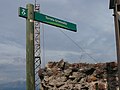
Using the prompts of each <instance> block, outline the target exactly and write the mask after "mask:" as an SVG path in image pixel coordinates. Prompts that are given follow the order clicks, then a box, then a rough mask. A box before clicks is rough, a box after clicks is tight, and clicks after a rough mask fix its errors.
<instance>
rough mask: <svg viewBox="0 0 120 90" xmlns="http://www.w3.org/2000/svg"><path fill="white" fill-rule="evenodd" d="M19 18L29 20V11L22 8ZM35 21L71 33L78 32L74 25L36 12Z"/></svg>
mask: <svg viewBox="0 0 120 90" xmlns="http://www.w3.org/2000/svg"><path fill="white" fill-rule="evenodd" d="M19 16H20V17H24V18H27V9H25V8H22V7H20V8H19ZM34 20H35V21H39V22H42V23H46V24H49V25H52V26H56V27H60V28H64V29H68V30H70V31H74V32H76V31H77V28H76V24H73V23H70V22H67V21H64V20H60V19H57V18H54V17H51V16H48V15H45V14H42V13H39V12H34Z"/></svg>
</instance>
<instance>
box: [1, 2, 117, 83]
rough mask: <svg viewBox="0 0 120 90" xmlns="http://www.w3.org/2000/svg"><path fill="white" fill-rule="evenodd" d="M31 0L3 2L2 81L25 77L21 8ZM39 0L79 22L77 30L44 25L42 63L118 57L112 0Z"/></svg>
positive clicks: (47, 10)
mask: <svg viewBox="0 0 120 90" xmlns="http://www.w3.org/2000/svg"><path fill="white" fill-rule="evenodd" d="M27 3H32V4H34V0H1V2H0V21H1V22H0V83H6V82H14V81H17V80H18V81H25V65H26V61H25V60H26V59H25V56H26V55H25V54H26V20H25V19H24V18H21V17H19V16H18V8H19V7H26V4H27ZM37 3H38V4H40V7H41V8H40V11H41V13H44V14H47V15H49V16H53V17H56V18H59V19H62V20H65V21H69V22H73V23H75V24H76V25H77V32H71V31H68V30H65V29H61V28H57V27H53V26H50V25H46V24H44V25H43V24H42V25H41V29H40V32H41V56H42V58H43V43H42V42H43V30H44V45H45V46H44V47H45V50H44V52H45V60H44V61H42V64H45V63H47V62H48V61H51V60H52V61H59V60H61V59H64V60H66V61H68V62H72V63H76V62H89V63H96V62H109V61H116V47H115V43H116V42H115V32H114V21H113V16H112V14H113V13H112V10H110V9H109V0H92V1H91V0H60V1H59V0H37ZM43 27H44V29H43ZM61 30H62V31H63V32H64V33H65V34H66V35H67V36H69V37H70V38H71V39H72V40H73V41H74V42H75V43H76V44H77V45H76V44H74V43H73V42H72V41H71V40H70V39H69V38H68V37H67V36H65V35H64V34H63V33H62V32H61ZM81 48H82V49H81ZM86 53H87V54H86ZM89 56H90V57H89ZM91 57H92V58H94V60H93V59H92V58H91ZM42 60H43V59H42Z"/></svg>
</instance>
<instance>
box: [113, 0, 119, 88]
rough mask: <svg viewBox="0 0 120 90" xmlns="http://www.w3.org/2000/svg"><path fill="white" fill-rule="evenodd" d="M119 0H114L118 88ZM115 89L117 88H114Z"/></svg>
mask: <svg viewBox="0 0 120 90" xmlns="http://www.w3.org/2000/svg"><path fill="white" fill-rule="evenodd" d="M119 5H120V0H117V1H116V2H115V8H114V23H115V35H116V49H117V63H118V79H119V82H118V84H119V89H120V20H119V17H120V16H119V15H118V11H119V10H120V7H119ZM116 89H117V88H116Z"/></svg>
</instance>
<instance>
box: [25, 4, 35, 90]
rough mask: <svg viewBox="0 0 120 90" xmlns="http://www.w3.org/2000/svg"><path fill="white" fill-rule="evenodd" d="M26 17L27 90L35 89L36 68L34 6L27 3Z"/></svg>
mask: <svg viewBox="0 0 120 90" xmlns="http://www.w3.org/2000/svg"><path fill="white" fill-rule="evenodd" d="M26 7H27V10H28V14H27V19H26V90H35V71H34V70H35V69H34V21H33V20H34V6H33V5H32V4H27V6H26Z"/></svg>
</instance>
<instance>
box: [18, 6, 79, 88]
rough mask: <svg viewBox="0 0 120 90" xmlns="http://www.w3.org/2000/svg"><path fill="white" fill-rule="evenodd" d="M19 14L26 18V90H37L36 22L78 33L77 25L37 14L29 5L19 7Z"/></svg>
mask: <svg viewBox="0 0 120 90" xmlns="http://www.w3.org/2000/svg"><path fill="white" fill-rule="evenodd" d="M18 14H19V16H20V17H23V18H26V90H35V88H36V87H35V86H36V85H35V63H34V59H35V56H34V55H35V54H34V49H35V48H34V21H38V22H42V23H45V24H49V25H52V26H56V27H60V28H63V29H67V30H70V31H74V32H77V28H76V24H73V23H70V22H67V21H64V20H61V19H57V18H54V17H51V16H48V15H45V14H42V13H39V12H35V11H34V5H33V4H27V5H26V8H23V7H19V12H18Z"/></svg>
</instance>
